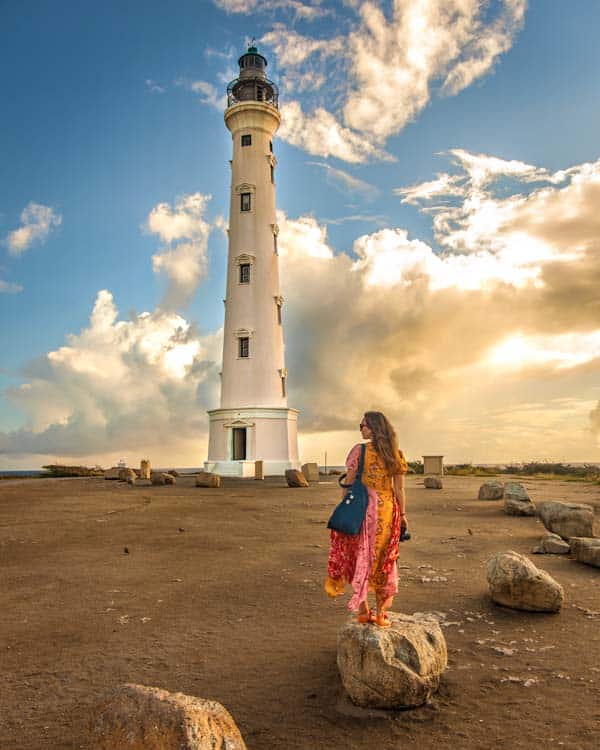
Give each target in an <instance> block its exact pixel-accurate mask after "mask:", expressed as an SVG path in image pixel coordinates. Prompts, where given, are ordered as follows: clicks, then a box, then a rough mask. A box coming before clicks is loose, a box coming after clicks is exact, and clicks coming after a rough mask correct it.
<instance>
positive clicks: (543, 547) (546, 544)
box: [533, 533, 571, 555]
mask: <svg viewBox="0 0 600 750" xmlns="http://www.w3.org/2000/svg"><path fill="white" fill-rule="evenodd" d="M533 551H534V553H536V554H538V555H568V554H569V552H570V551H571V548H570V547H569V545H568V544H567V542H565V541H564V540H563V539H562V537H560V536H559V535H558V534H550V533H548V534H544V536H543V537H542V538H541V539H540V544H539V547H536V548H535V549H534V550H533Z"/></svg>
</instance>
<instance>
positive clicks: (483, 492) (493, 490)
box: [478, 481, 504, 500]
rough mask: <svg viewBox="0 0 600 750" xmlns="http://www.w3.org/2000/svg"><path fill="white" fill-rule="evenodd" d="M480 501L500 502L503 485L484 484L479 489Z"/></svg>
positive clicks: (502, 495) (494, 483) (498, 483)
mask: <svg viewBox="0 0 600 750" xmlns="http://www.w3.org/2000/svg"><path fill="white" fill-rule="evenodd" d="M478 497H479V499H480V500H502V498H503V497H504V485H503V484H502V482H497V481H493V482H484V483H483V484H482V485H481V487H480V488H479V495H478Z"/></svg>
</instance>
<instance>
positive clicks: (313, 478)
mask: <svg viewBox="0 0 600 750" xmlns="http://www.w3.org/2000/svg"><path fill="white" fill-rule="evenodd" d="M302 473H303V474H304V478H305V479H306V481H307V482H318V481H319V464H316V463H308V464H302Z"/></svg>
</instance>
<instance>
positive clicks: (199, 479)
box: [196, 471, 221, 488]
mask: <svg viewBox="0 0 600 750" xmlns="http://www.w3.org/2000/svg"><path fill="white" fill-rule="evenodd" d="M220 486H221V475H220V474H212V473H211V472H210V471H200V472H198V474H197V475H196V487H214V488H216V487H220Z"/></svg>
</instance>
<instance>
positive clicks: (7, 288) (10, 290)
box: [0, 279, 23, 294]
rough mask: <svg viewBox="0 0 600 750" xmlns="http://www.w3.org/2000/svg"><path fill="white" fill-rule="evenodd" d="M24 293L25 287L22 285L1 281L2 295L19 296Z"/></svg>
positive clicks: (0, 289)
mask: <svg viewBox="0 0 600 750" xmlns="http://www.w3.org/2000/svg"><path fill="white" fill-rule="evenodd" d="M22 291H23V287H22V286H21V285H20V284H15V283H14V282H12V281H5V280H4V279H0V294H17V293H18V292H22Z"/></svg>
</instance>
